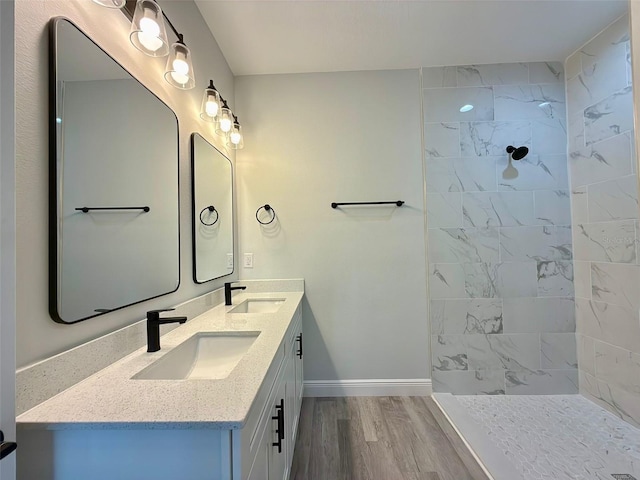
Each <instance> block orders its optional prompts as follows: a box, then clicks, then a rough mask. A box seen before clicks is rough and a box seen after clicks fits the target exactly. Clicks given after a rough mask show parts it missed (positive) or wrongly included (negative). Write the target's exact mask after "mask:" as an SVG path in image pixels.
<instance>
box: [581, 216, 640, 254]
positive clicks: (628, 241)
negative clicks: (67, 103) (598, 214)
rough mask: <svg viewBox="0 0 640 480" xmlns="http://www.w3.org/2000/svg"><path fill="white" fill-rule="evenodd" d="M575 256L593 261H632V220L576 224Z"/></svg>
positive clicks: (633, 248) (633, 226)
mask: <svg viewBox="0 0 640 480" xmlns="http://www.w3.org/2000/svg"><path fill="white" fill-rule="evenodd" d="M574 241H575V247H574V248H575V251H576V258H579V259H580V260H589V261H593V262H615V263H634V262H635V261H636V233H635V223H634V222H633V221H628V220H627V221H622V222H603V223H587V224H578V225H577V226H576V235H575V237H574Z"/></svg>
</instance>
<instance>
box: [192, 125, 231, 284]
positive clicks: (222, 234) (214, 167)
mask: <svg viewBox="0 0 640 480" xmlns="http://www.w3.org/2000/svg"><path fill="white" fill-rule="evenodd" d="M191 163H192V169H193V177H192V178H193V180H192V188H193V196H192V198H193V279H194V281H195V282H196V283H204V282H208V281H210V280H213V279H215V278H219V277H223V276H225V275H229V274H231V273H233V205H232V201H233V172H232V168H231V161H230V160H229V159H228V158H227V157H225V156H224V155H223V154H222V153H221V152H220V151H218V150H217V149H216V148H215V147H214V146H213V145H211V144H210V143H209V142H207V141H206V140H205V139H204V138H202V136H200V135H198V134H197V133H194V134H193V135H191Z"/></svg>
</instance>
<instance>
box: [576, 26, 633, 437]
mask: <svg viewBox="0 0 640 480" xmlns="http://www.w3.org/2000/svg"><path fill="white" fill-rule="evenodd" d="M630 60H631V58H630V42H629V17H628V16H627V15H625V16H624V17H622V18H621V19H620V20H618V21H617V22H615V23H614V24H612V25H611V26H609V27H608V28H607V29H606V30H604V31H603V32H602V33H600V34H599V35H598V36H596V37H595V38H593V39H592V40H591V41H589V42H588V43H587V44H586V45H584V46H583V47H582V48H581V49H580V50H578V51H577V52H576V53H575V54H573V55H572V56H571V57H569V58H568V59H567V61H566V69H567V78H568V80H567V100H568V102H567V105H568V108H567V111H568V115H569V117H568V118H569V152H570V155H569V156H570V159H569V166H570V179H571V190H572V220H573V224H574V232H573V241H574V252H575V276H576V322H577V340H578V353H579V356H578V358H579V368H580V392H581V393H582V394H584V395H586V396H587V397H588V398H591V399H592V400H594V401H596V402H597V403H599V404H601V405H603V406H604V407H605V408H608V409H609V410H611V411H613V412H614V413H617V414H618V415H620V416H621V417H622V418H624V419H626V420H628V421H630V422H632V423H634V424H635V425H640V323H639V321H638V308H640V296H639V295H638V292H640V267H639V266H638V264H639V263H640V262H639V258H638V243H637V233H636V232H637V231H638V193H637V190H638V187H637V182H638V179H637V171H636V159H635V156H634V145H633V144H634V136H635V132H634V128H633V98H632V95H633V92H632V87H631V84H632V82H631V63H630Z"/></svg>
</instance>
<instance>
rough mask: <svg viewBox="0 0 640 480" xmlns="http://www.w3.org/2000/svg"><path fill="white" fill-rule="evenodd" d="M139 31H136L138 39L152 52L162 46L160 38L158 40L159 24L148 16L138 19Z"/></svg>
mask: <svg viewBox="0 0 640 480" xmlns="http://www.w3.org/2000/svg"><path fill="white" fill-rule="evenodd" d="M140 30H141V31H140V32H138V41H139V42H140V43H141V44H142V45H143V46H144V48H146V49H147V50H150V51H152V52H155V51H157V50H158V49H159V48H160V47H162V45H163V44H162V40H160V38H159V37H160V26H159V25H158V22H156V21H155V20H153V19H152V18H149V17H146V16H145V17H143V18H141V19H140Z"/></svg>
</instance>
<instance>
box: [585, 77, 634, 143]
mask: <svg viewBox="0 0 640 480" xmlns="http://www.w3.org/2000/svg"><path fill="white" fill-rule="evenodd" d="M632 97H633V91H632V87H625V88H623V89H622V90H620V91H618V92H616V93H614V94H613V95H611V96H610V97H608V98H606V99H604V100H602V101H601V102H598V103H596V104H595V105H593V106H591V107H589V108H587V109H586V110H585V111H584V118H585V122H584V129H585V130H584V135H585V141H586V144H587V145H591V144H593V143H596V142H599V141H601V140H605V139H607V138H610V137H613V136H615V135H620V134H621V133H624V132H627V131H629V130H632V129H633V98H632Z"/></svg>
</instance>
